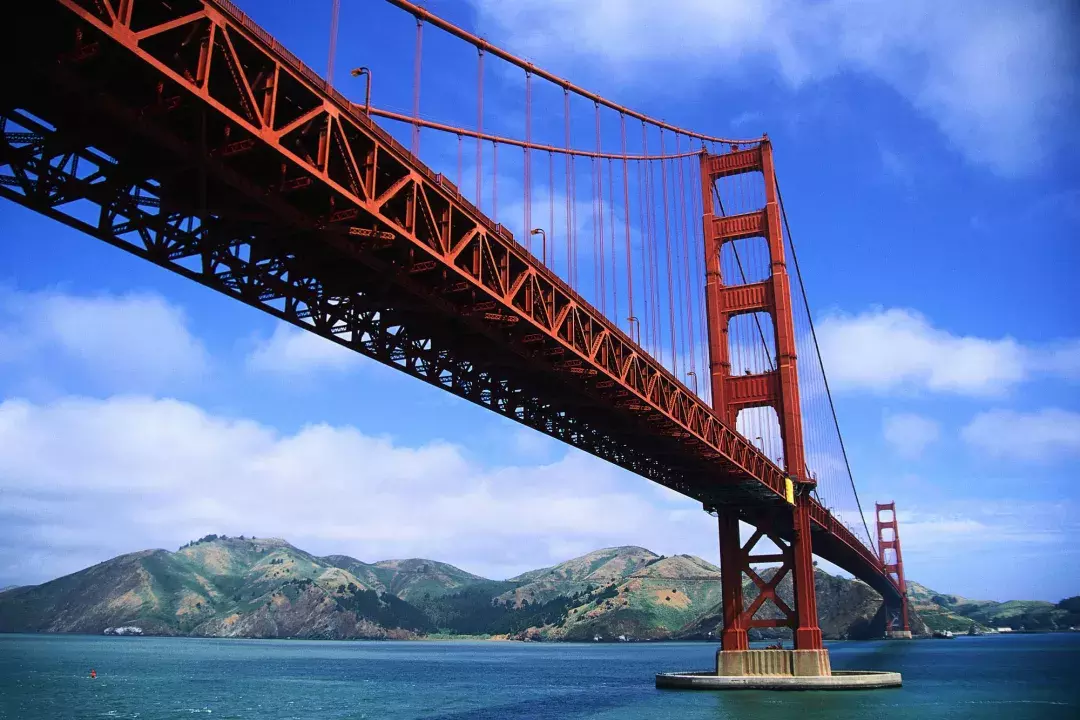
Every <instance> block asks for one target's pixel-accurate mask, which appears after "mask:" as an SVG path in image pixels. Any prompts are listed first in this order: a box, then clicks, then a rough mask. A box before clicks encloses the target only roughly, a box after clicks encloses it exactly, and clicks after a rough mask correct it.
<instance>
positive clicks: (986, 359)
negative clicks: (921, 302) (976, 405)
mask: <svg viewBox="0 0 1080 720" xmlns="http://www.w3.org/2000/svg"><path fill="white" fill-rule="evenodd" d="M818 340H819V341H820V343H821V352H822V356H823V357H824V360H825V367H826V368H827V370H828V373H829V379H830V381H831V382H832V383H833V384H834V385H835V386H836V387H837V388H838V389H854V390H874V391H895V390H929V391H933V392H942V393H954V394H960V395H973V396H988V395H997V394H1000V393H1002V392H1005V391H1006V390H1008V389H1009V388H1010V387H1012V386H1014V385H1016V384H1017V383H1019V382H1021V381H1024V380H1028V379H1031V378H1033V377H1035V376H1037V375H1040V374H1042V375H1050V376H1058V377H1065V378H1068V379H1075V378H1076V377H1078V375H1080V342H1077V341H1075V340H1074V341H1070V342H1068V343H1064V344H1059V345H1056V346H1046V347H1027V346H1024V345H1022V344H1021V343H1019V342H1018V341H1016V340H1014V339H1013V338H1010V337H1005V338H1000V339H996V340H994V339H986V338H979V337H971V336H959V335H953V334H952V333H950V332H948V331H946V330H941V329H938V328H935V327H934V326H933V325H931V324H930V321H929V320H927V319H926V318H925V317H924V316H923V315H921V314H920V313H918V312H916V311H914V310H909V309H903V308H893V309H889V310H884V309H881V308H878V309H875V310H871V311H868V312H864V313H862V314H859V315H846V314H837V315H830V316H826V317H825V318H824V319H823V320H822V321H821V322H820V323H819V326H818Z"/></svg>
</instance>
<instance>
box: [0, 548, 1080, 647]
mask: <svg viewBox="0 0 1080 720" xmlns="http://www.w3.org/2000/svg"><path fill="white" fill-rule="evenodd" d="M774 572H775V569H773V568H764V569H762V570H761V571H760V574H761V576H762V577H763V578H764V579H765V580H768V579H769V578H771V577H772V575H773V573H774ZM816 588H817V602H818V615H819V620H820V625H821V629H822V633H823V634H824V635H825V637H826V638H849V639H859V638H869V637H881V634H882V632H883V630H884V612H883V609H882V606H881V598H880V597H879V596H878V595H877V593H875V592H874V591H873V590H872V589H871V588H870V587H869V586H867V585H866V584H864V583H862V582H859V581H857V580H851V579H846V578H842V577H835V576H832V575H829V574H827V573H824V572H822V571H820V570H818V571H817V574H816ZM753 590H754V589H753V588H752V587H751V586H750V585H749V583H747V584H746V585H745V586H744V591H745V592H746V595H747V597H748V598H749V597H752V596H753V595H754V594H755V593H754V592H753ZM778 592H779V595H780V597H781V598H782V599H783V600H784V601H785V602H787V603H788V604H789V605H793V600H792V593H791V580H790V577H789V578H785V579H784V580H783V581H782V582H781V583H780V584H779V586H778ZM909 595H910V597H911V600H912V607H913V608H914V610H915V612H913V614H912V629H913V630H914V631H915V632H916V633H917V634H926V633H928V632H929V630H938V629H951V630H953V631H954V632H966V631H967V630H968V629H969V628H970V627H972V625H973V624H974V626H975V627H976V628H986V627H1003V626H1009V627H1012V628H1014V629H1016V630H1020V629H1029V630H1052V629H1058V628H1067V627H1069V626H1070V625H1072V626H1076V625H1080V598H1070V599H1068V600H1064V601H1062V602H1061V603H1058V604H1057V605H1054V604H1051V603H1045V602H1037V601H1012V602H1006V603H998V602H993V601H980V600H970V599H967V598H962V597H959V596H955V595H944V594H941V593H937V592H935V591H933V590H930V589H929V588H926V587H924V586H922V585H920V584H918V583H914V582H912V583H909ZM720 599H721V598H720V570H719V568H717V567H716V566H715V565H712V564H711V563H708V562H706V561H704V560H702V559H701V558H697V557H694V556H692V555H676V556H672V557H664V556H662V555H657V554H656V553H653V552H650V551H649V550H646V549H645V548H640V547H634V546H624V547H615V548H605V549H603V550H596V551H594V552H591V553H588V554H586V555H583V556H581V557H577V558H573V559H572V560H567V561H566V562H564V563H560V564H558V565H555V566H553V567H548V568H541V569H538V570H532V571H530V572H527V573H523V574H521V575H518V576H516V577H513V578H510V579H509V580H488V579H486V578H482V577H480V576H478V575H473V574H471V573H468V572H466V571H464V570H461V569H460V568H457V567H454V566H453V565H448V564H446V563H442V562H437V561H434V560H425V559H407V560H383V561H379V562H374V563H366V562H362V561H360V560H357V559H355V558H353V557H349V556H347V555H327V556H324V557H317V556H314V555H311V554H310V553H307V552H304V551H303V550H300V549H299V548H296V547H293V546H292V545H290V544H289V543H287V542H285V541H284V540H280V539H276V538H261V539H255V538H242V537H241V538H227V537H218V536H216V535H208V536H207V537H205V538H202V539H200V540H197V541H195V542H191V543H188V544H187V545H185V546H183V547H181V548H180V549H179V550H177V551H176V552H168V551H166V550H144V551H141V552H136V553H130V554H128V555H121V556H119V557H116V558H113V559H112V560H108V561H106V562H103V563H99V564H97V565H94V566H93V567H89V568H87V569H85V570H81V571H79V572H76V573H73V574H71V575H67V576H65V577H62V578H57V579H56V580H53V581H51V582H47V583H43V584H41V585H36V586H24V587H11V588H8V589H5V590H2V591H0V632H78V633H101V632H103V631H105V630H106V629H107V628H115V627H123V626H135V627H138V628H141V629H142V631H143V633H144V634H151V635H191V636H212V637H304V638H327V639H346V638H414V637H422V636H425V635H428V634H432V633H444V634H454V635H472V636H502V637H509V638H518V639H535V640H574V641H591V640H593V639H595V638H602V639H604V640H616V639H619V638H620V636H621V637H622V638H624V639H627V640H659V639H699V640H713V641H715V640H716V638H717V637H718V635H719V631H720V621H721V617H722V613H721V606H720ZM778 616H779V611H778V610H777V609H776V608H775V607H770V606H768V605H767V606H766V607H764V608H762V610H761V611H760V612H759V617H778ZM924 621H925V622H924ZM789 635H790V632H789V631H788V630H786V629H781V630H765V631H759V630H755V631H753V632H752V637H754V638H759V639H760V638H769V637H786V636H789Z"/></svg>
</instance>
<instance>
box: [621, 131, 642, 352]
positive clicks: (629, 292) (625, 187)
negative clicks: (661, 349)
mask: <svg viewBox="0 0 1080 720" xmlns="http://www.w3.org/2000/svg"><path fill="white" fill-rule="evenodd" d="M619 130H620V132H621V133H622V192H623V229H624V230H625V231H626V308H627V309H626V313H627V317H634V272H633V263H632V261H631V257H630V179H629V177H628V176H627V165H626V115H625V114H624V113H619ZM627 322H628V323H630V337H633V336H634V328H633V323H632V322H631V321H629V320H627ZM639 341H640V338H639Z"/></svg>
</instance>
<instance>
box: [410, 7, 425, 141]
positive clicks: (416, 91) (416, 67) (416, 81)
mask: <svg viewBox="0 0 1080 720" xmlns="http://www.w3.org/2000/svg"><path fill="white" fill-rule="evenodd" d="M423 44H424V21H423V20H421V19H420V18H419V17H417V18H416V58H415V59H414V61H413V101H412V113H413V121H414V122H413V129H412V154H413V155H416V156H417V157H419V156H420V123H418V122H415V121H416V120H419V119H420V63H421V60H422V59H423V52H422V48H423Z"/></svg>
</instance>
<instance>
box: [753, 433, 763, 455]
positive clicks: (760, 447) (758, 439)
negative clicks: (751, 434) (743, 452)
mask: <svg viewBox="0 0 1080 720" xmlns="http://www.w3.org/2000/svg"><path fill="white" fill-rule="evenodd" d="M754 439H755V440H757V441H758V442H760V443H761V444H760V445H759V446H758V448H759V449H760V450H761V452H765V441H764V440H762V439H761V436H760V435H758V436H757V437H756V438H754Z"/></svg>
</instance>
